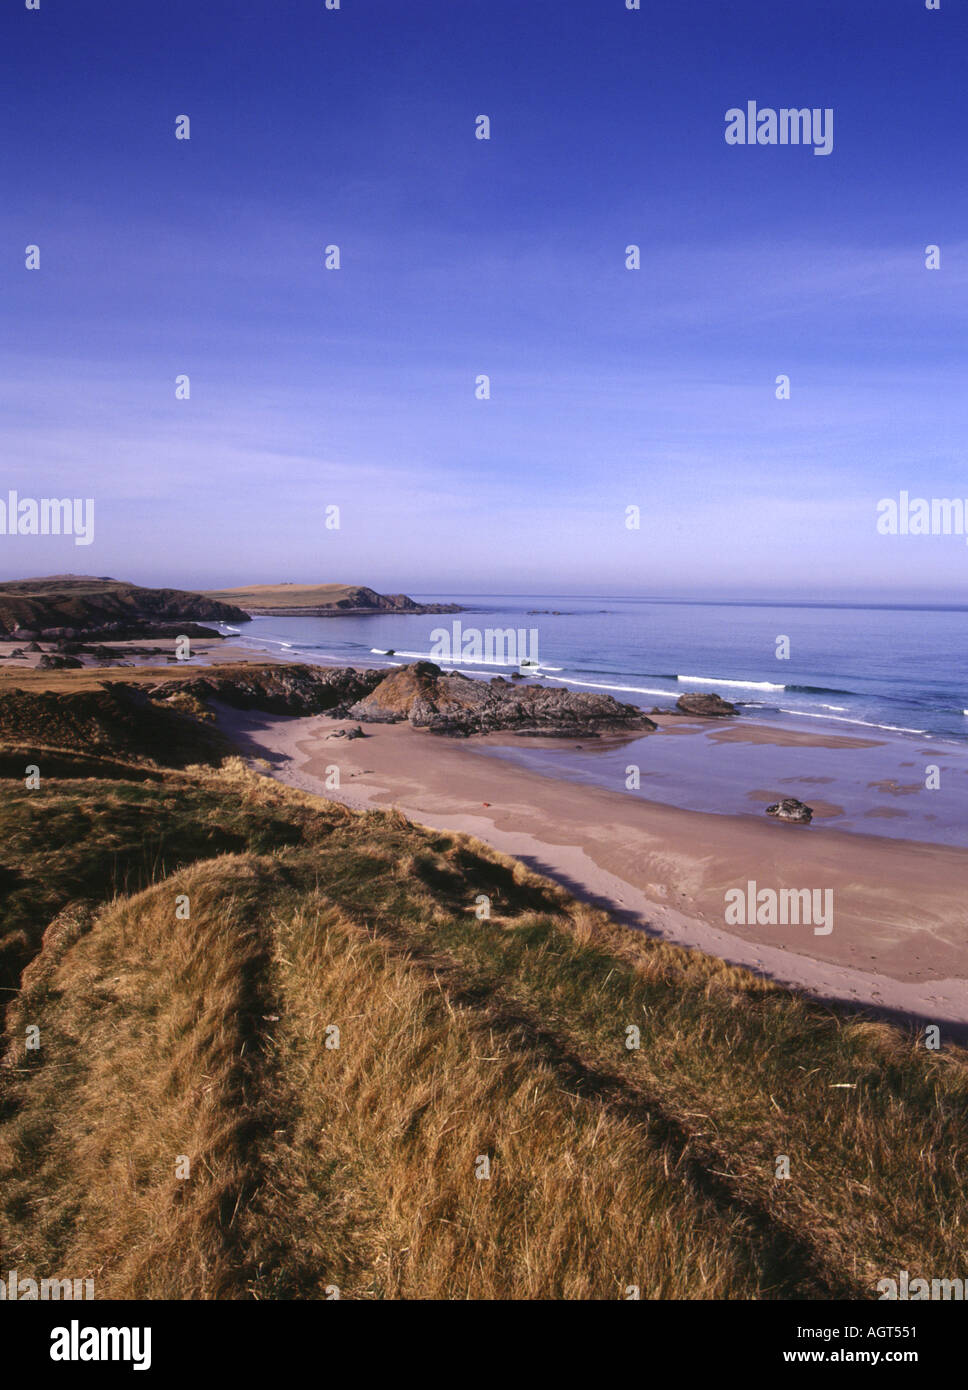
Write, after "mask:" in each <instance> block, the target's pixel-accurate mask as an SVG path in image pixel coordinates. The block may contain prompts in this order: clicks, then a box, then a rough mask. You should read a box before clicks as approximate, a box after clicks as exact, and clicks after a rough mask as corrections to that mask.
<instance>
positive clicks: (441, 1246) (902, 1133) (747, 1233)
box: [0, 760, 968, 1299]
mask: <svg viewBox="0 0 968 1390" xmlns="http://www.w3.org/2000/svg"><path fill="white" fill-rule="evenodd" d="M166 777H169V778H170V779H171V782H170V789H169V792H168V794H167V795H165V796H160V795H159V791H158V789H157V788H156V787H150V786H144V785H141V786H139V787H134V786H127V785H125V786H123V787H121V786H119V787H115V786H113V785H112V787H111V789H110V795H111V797H113V798H114V803H113V810H105V809H103V808H102V811H101V815H100V818H93V817H92V819H91V825H90V833H91V834H92V836H93V838H94V840H95V842H96V843H99V842H100V841H101V840H103V839H104V838H105V837H106V836H108V835H109V834H114V835H115V836H116V837H117V839H118V841H119V842H124V841H126V840H127V838H128V837H129V836H130V835H131V834H132V828H133V827H134V826H137V825H138V824H140V820H139V817H140V815H141V814H142V812H143V811H144V812H147V811H148V810H149V809H150V810H151V812H152V814H153V817H154V823H155V825H156V827H157V828H158V830H159V832H160V833H164V834H165V835H166V836H167V837H168V843H169V844H170V845H171V846H172V847H174V846H175V845H176V844H177V845H178V846H179V849H178V851H177V853H174V852H173V853H170V854H167V855H166V856H164V860H163V862H162V860H160V859H156V860H155V861H154V867H153V869H152V870H151V872H150V874H149V875H148V878H147V882H148V884H149V885H150V886H147V887H145V886H144V883H145V880H144V879H142V882H141V883H140V884H139V883H136V884H135V885H134V888H135V889H136V890H137V891H132V890H131V889H127V890H124V889H119V887H118V885H117V884H116V883H115V884H113V885H109V884H108V882H107V880H106V879H105V881H104V883H103V885H102V889H103V891H102V889H98V887H97V884H96V883H94V884H92V883H91V882H90V881H88V882H87V884H86V888H85V892H84V893H83V894H81V893H77V892H75V893H70V892H69V891H68V886H69V881H70V878H71V873H72V872H73V873H75V874H76V873H77V872H79V870H77V869H75V870H73V871H69V870H68V869H67V868H66V867H65V866H63V865H59V864H58V862H57V860H56V857H55V855H54V854H52V855H51V857H50V859H49V860H46V861H43V862H42V861H41V859H39V858H37V857H36V853H35V857H34V858H33V859H32V860H30V861H29V866H30V871H31V874H32V875H35V876H40V875H42V874H45V873H46V874H47V878H48V882H47V893H48V897H49V903H48V907H49V908H51V909H53V908H57V907H60V909H61V910H60V914H59V915H58V916H56V917H55V919H54V922H53V925H52V926H51V928H50V929H49V930H48V932H47V933H46V936H45V940H44V946H43V950H42V951H41V952H40V953H39V954H35V956H34V959H33V963H32V964H31V965H30V967H29V969H28V971H27V974H26V976H25V981H24V988H23V990H22V992H21V994H20V996H19V997H18V999H17V1002H16V1004H15V1006H14V1007H13V1008H12V1009H11V1010H10V1014H9V1017H8V1038H9V1047H8V1052H7V1060H6V1064H5V1070H4V1073H3V1077H4V1085H5V1091H6V1105H5V1118H4V1120H3V1123H2V1124H0V1241H2V1245H3V1251H4V1254H3V1259H4V1260H5V1262H6V1267H10V1268H12V1267H17V1268H19V1269H20V1270H21V1271H22V1272H26V1271H28V1270H32V1271H36V1272H38V1273H39V1274H42V1275H44V1276H54V1275H59V1276H63V1277H67V1276H70V1277H83V1276H85V1275H93V1277H94V1278H95V1281H96V1288H97V1293H98V1296H100V1297H110V1296H114V1297H122V1298H124V1297H137V1298H142V1297H148V1298H158V1297H167V1298H263V1299H264V1298H325V1297H326V1296H327V1290H331V1289H332V1288H333V1287H338V1288H339V1290H340V1292H341V1296H342V1297H354V1298H448V1299H453V1298H524V1299H528V1298H603V1299H609V1298H621V1297H623V1296H624V1293H625V1290H626V1288H627V1287H628V1286H629V1285H637V1286H639V1287H640V1288H641V1290H642V1295H643V1297H672V1298H682V1297H729V1298H742V1299H747V1298H758V1297H766V1298H794V1297H813V1298H825V1297H836V1296H847V1297H851V1296H853V1297H865V1296H869V1295H870V1292H871V1289H872V1286H873V1283H874V1281H875V1280H876V1279H877V1278H879V1277H883V1276H884V1275H885V1274H891V1273H896V1271H897V1269H898V1268H905V1269H908V1270H910V1271H911V1272H912V1277H913V1276H914V1275H915V1274H916V1273H921V1274H924V1275H926V1276H929V1277H930V1276H931V1275H939V1274H944V1275H950V1276H953V1275H958V1274H960V1273H961V1272H962V1271H961V1264H962V1252H963V1249H964V1241H965V1234H966V1211H968V1203H966V1199H965V1197H964V1195H963V1191H962V1184H961V1179H960V1170H961V1168H962V1167H963V1162H964V1156H965V1152H966V1146H968V1119H966V1115H968V1110H966V1100H968V1062H966V1057H965V1054H964V1053H963V1052H962V1051H961V1050H959V1049H951V1048H949V1049H946V1050H944V1051H942V1052H941V1053H928V1052H926V1051H925V1050H924V1049H923V1048H922V1047H921V1046H920V1043H919V1040H918V1039H917V1038H915V1037H914V1036H913V1035H911V1034H908V1033H905V1032H903V1031H900V1030H898V1029H896V1028H894V1027H892V1026H889V1025H887V1024H884V1023H877V1022H874V1021H871V1020H869V1019H864V1018H862V1017H861V1016H853V1017H851V1016H849V1015H846V1014H837V1013H834V1012H832V1011H829V1010H826V1009H823V1008H821V1007H820V1006H817V1005H813V1004H810V1003H809V1002H808V1001H806V1000H804V999H802V998H800V997H798V996H796V995H794V994H792V993H790V992H788V991H785V990H783V989H780V988H777V987H774V986H771V985H769V984H766V983H764V982H762V981H759V980H757V979H755V978H754V977H752V976H750V975H748V974H746V973H745V972H744V971H742V970H738V969H734V968H730V967H728V966H725V965H723V964H722V962H718V961H715V960H712V959H710V958H707V957H703V956H701V955H699V954H698V953H694V952H685V951H681V950H678V949H676V948H673V947H669V946H664V945H660V944H657V943H655V942H652V941H649V940H648V939H646V938H644V937H640V936H637V935H636V934H633V933H630V932H628V931H626V930H624V929H622V928H619V927H617V926H616V925H614V924H613V923H611V922H610V921H609V919H608V918H607V917H605V916H604V915H603V914H602V913H599V912H596V911H595V910H593V909H590V908H587V907H584V906H581V905H579V904H576V903H575V902H574V901H573V900H571V899H570V898H569V897H568V896H567V894H566V893H565V892H564V891H563V890H561V889H559V888H557V887H556V886H554V885H552V884H549V883H548V882H547V881H545V880H542V879H540V878H538V877H537V876H535V875H534V874H532V873H530V872H529V871H528V870H527V869H526V868H524V867H523V866H522V865H520V864H518V863H516V862H515V861H513V860H511V859H509V858H507V857H506V856H503V855H500V854H497V853H495V852H494V851H491V850H490V849H488V848H486V847H485V846H483V845H481V844H480V843H478V842H476V841H473V840H470V839H468V838H467V837H462V836H456V835H442V834H438V833H436V832H432V831H429V830H426V829H423V828H421V827H416V826H412V825H410V824H408V822H407V821H406V820H404V819H403V817H401V816H399V815H397V814H395V813H393V812H390V813H386V812H380V813H370V814H367V815H355V814H353V813H350V812H347V811H345V810H343V809H342V808H338V807H334V806H331V805H328V804H327V803H324V802H320V801H318V800H316V799H315V798H312V797H309V796H307V795H305V794H303V793H299V792H295V791H292V790H291V789H286V788H283V787H280V786H279V785H278V784H276V783H272V782H269V781H268V780H266V779H262V778H257V777H255V776H254V775H253V774H251V773H250V772H248V771H247V770H246V769H245V768H244V767H243V766H242V764H240V763H239V762H238V761H237V760H235V761H233V762H232V763H230V764H228V765H226V767H225V768H224V769H223V770H221V771H218V772H213V771H208V770H203V769H198V770H193V771H191V772H190V773H185V774H166ZM91 795H92V793H91V791H90V788H89V787H88V786H86V785H84V784H67V783H65V784H63V785H62V786H61V787H60V788H59V789H55V790H52V791H50V792H49V793H48V797H49V805H48V816H49V820H50V823H51V824H54V825H55V826H56V825H57V824H60V823H61V821H63V820H65V819H66V822H67V827H66V828H65V831H64V833H65V835H66V834H67V833H68V830H69V824H70V821H71V807H72V806H73V807H75V814H76V808H77V807H78V805H79V804H81V803H83V804H85V805H87V807H88V813H89V812H90V808H91ZM85 796H86V797H87V798H88V800H87V801H86V802H85V801H84V797H85ZM23 814H24V815H26V814H27V812H26V811H24V812H23ZM30 814H31V815H32V816H35V815H37V814H38V811H37V809H36V807H35V808H34V809H33V810H32V811H31V812H30ZM6 815H7V821H6V824H4V821H3V818H2V816H0V831H2V832H4V833H5V834H6V836H7V837H8V839H9V837H10V836H13V837H14V839H15V840H16V833H17V824H16V821H17V816H16V814H15V813H13V812H10V811H9V810H7V812H6ZM214 816H220V817H221V818H222V821H223V822H224V825H223V830H224V832H226V833H230V834H231V836H232V837H233V841H232V843H230V844H228V845H227V846H226V845H225V844H222V845H221V846H219V844H218V843H214V844H213V843H212V842H211V840H210V841H209V842H208V845H206V843H205V842H203V841H201V840H200V839H199V835H200V827H201V826H203V825H204V824H206V823H207V822H208V818H209V817H214ZM210 828H211V827H210ZM21 843H24V842H23V841H21ZM224 848H229V849H231V850H232V851H233V852H231V853H224V852H220V849H222V850H224ZM58 873H60V874H61V875H62V880H63V881H59V880H57V874H58ZM51 875H53V877H54V883H53V884H52V883H51V881H50V878H51ZM54 888H57V892H56V893H54V892H53V889H54ZM482 892H483V893H486V894H487V895H488V896H489V898H490V899H491V902H492V905H493V906H492V916H491V918H490V920H488V921H484V922H481V921H478V920H477V918H476V916H475V914H474V904H475V900H476V898H477V896H478V894H480V893H482ZM179 893H187V894H188V895H189V897H190V900H191V920H190V922H185V921H182V920H179V919H178V918H176V916H175V911H174V903H175V896H176V894H179ZM80 897H84V898H86V900H87V906H83V905H79V904H78V902H77V900H78V899H79V898H80ZM72 904H73V905H72ZM53 916H54V912H53V911H50V912H49V914H48V920H50V917H53ZM34 949H35V950H36V947H35V948H34ZM28 1023H37V1024H38V1025H39V1026H40V1028H41V1036H42V1040H43V1048H42V1051H41V1053H40V1054H26V1053H25V1051H24V1046H23V1039H24V1029H25V1027H26V1026H27V1024H28ZM631 1024H634V1025H636V1026H637V1027H638V1028H639V1029H640V1031H641V1046H640V1047H639V1048H638V1049H637V1050H631V1051H630V1050H629V1049H628V1048H627V1047H626V1046H625V1041H626V1030H627V1028H628V1026H629V1025H631ZM331 1025H336V1026H338V1028H339V1030H340V1046H339V1047H338V1048H334V1047H332V1046H327V1038H328V1037H329V1039H330V1041H332V1035H331V1034H328V1033H327V1029H328V1028H330V1026H331ZM34 1059H36V1060H34ZM834 1083H846V1085H845V1088H840V1087H839V1086H838V1087H836V1088H835V1086H834ZM781 1154H786V1155H788V1156H789V1158H790V1167H791V1177H790V1179H789V1180H778V1179H777V1177H776V1159H777V1156H778V1155H781ZM179 1155H188V1156H189V1157H190V1159H191V1163H192V1169H191V1171H192V1176H191V1177H190V1178H189V1179H187V1180H182V1179H178V1178H176V1176H175V1164H176V1161H177V1159H178V1156H179ZM482 1155H483V1156H486V1157H487V1158H488V1160H489V1163H490V1176H489V1177H488V1178H479V1177H478V1176H476V1170H477V1168H478V1165H479V1161H480V1157H481V1156H482Z"/></svg>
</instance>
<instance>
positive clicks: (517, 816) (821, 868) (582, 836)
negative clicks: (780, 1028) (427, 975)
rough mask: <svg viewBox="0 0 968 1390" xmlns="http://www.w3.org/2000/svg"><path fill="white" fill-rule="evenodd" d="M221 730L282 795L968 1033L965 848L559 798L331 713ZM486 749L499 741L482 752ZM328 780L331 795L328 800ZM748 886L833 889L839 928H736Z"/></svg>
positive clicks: (776, 975) (503, 766) (406, 734)
mask: <svg viewBox="0 0 968 1390" xmlns="http://www.w3.org/2000/svg"><path fill="white" fill-rule="evenodd" d="M218 722H219V726H220V728H221V729H222V731H223V732H224V733H226V735H227V736H228V737H229V738H230V739H231V740H232V741H233V742H234V743H235V744H236V746H238V747H239V748H240V752H241V753H242V755H243V756H244V757H246V758H247V759H248V760H250V761H257V760H259V759H263V760H264V761H265V762H266V764H267V765H268V771H269V774H270V775H271V776H273V777H275V778H277V779H278V780H280V781H283V782H286V783H288V784H290V785H293V786H296V787H299V788H300V789H302V790H304V791H308V792H310V793H312V794H315V795H319V796H322V797H323V798H325V799H328V800H333V801H338V802H341V803H342V804H344V805H346V806H348V807H350V808H351V809H355V810H372V809H382V808H384V807H390V806H393V807H396V808H398V809H399V810H400V811H401V812H402V813H403V814H404V815H406V816H407V817H408V819H410V820H413V821H416V822H418V823H420V824H423V825H426V826H429V827H431V828H433V829H436V830H441V831H445V832H446V831H451V832H461V833H465V834H469V835H473V836H475V837H476V838H478V839H480V840H483V841H485V842H486V843H488V844H489V845H491V846H493V848H495V849H497V850H499V851H502V852H504V853H507V854H510V855H513V856H514V857H515V858H517V859H520V860H522V861H523V862H524V863H526V864H527V865H528V866H529V867H531V868H532V869H534V870H535V871H536V872H538V873H541V874H543V875H544V876H546V877H548V878H552V879H554V880H555V881H557V882H558V883H560V884H561V885H562V886H563V887H565V888H566V889H568V891H570V892H571V893H573V895H574V896H575V897H577V898H582V899H584V900H585V901H589V902H592V903H594V904H595V905H597V906H600V907H603V908H605V909H606V910H607V911H609V912H610V913H611V914H612V915H613V916H614V917H615V918H616V920H618V921H619V922H621V923H623V924H624V925H627V926H629V927H630V928H632V929H637V930H644V931H646V932H648V933H650V934H653V935H655V936H658V937H660V938H661V939H663V940H666V941H669V942H672V943H674V944H678V945H681V946H684V947H687V948H690V947H691V948H695V949H699V950H701V951H703V952H705V953H707V954H710V955H713V956H717V957H719V958H721V959H724V960H726V961H728V962H730V963H732V964H735V965H740V966H743V967H745V968H747V969H749V970H752V971H754V972H755V973H757V974H760V975H763V976H766V977H768V978H770V979H772V980H775V981H776V982H777V983H780V984H782V985H787V986H790V987H793V988H795V989H798V990H802V991H804V992H806V993H808V994H810V995H813V996H814V997H816V998H819V999H822V1000H826V1001H829V1002H832V1003H838V1004H842V1005H847V1006H853V1007H855V1008H862V1009H870V1010H873V1011H876V1012H877V1013H879V1014H882V1015H884V1014H886V1015H891V1016H894V1017H896V1018H900V1019H904V1020H920V1021H925V1022H935V1023H939V1024H941V1025H947V1029H948V1032H949V1033H950V1034H954V1033H955V1032H957V1033H958V1035H959V1036H961V1035H962V1034H964V1033H965V1032H966V1031H968V979H965V978H963V973H964V961H965V959H966V946H968V923H964V924H963V923H962V916H963V913H962V905H963V903H964V901H965V899H966V896H968V850H963V849H959V848H955V847H951V846H946V845H933V844H927V843H923V842H917V841H905V840H898V839H893V840H888V839H884V838H881V837H877V836H869V835H858V834H846V833H844V832H841V831H837V830H833V829H829V828H823V827H810V828H809V829H808V830H807V831H806V834H804V828H802V827H797V826H789V825H783V824H781V823H777V822H774V821H769V822H763V821H759V820H757V819H755V818H753V817H751V816H731V815H722V814H712V813H709V812H702V811H689V810H681V809H679V808H677V807H673V806H668V805H664V804H661V803H657V802H649V801H646V800H644V799H640V798H630V797H627V796H624V795H623V794H622V793H620V792H616V791H609V790H605V789H603V788H600V787H597V786H593V785H585V784H580V783H575V782H569V783H568V784H567V785H568V795H567V796H563V795H562V783H561V781H560V780H559V779H554V778H551V777H547V776H543V775H541V774H540V773H537V772H534V771H531V770H525V769H522V768H520V767H518V766H516V765H515V764H512V763H509V762H507V761H505V760H503V759H499V758H494V757H487V756H482V755H481V754H480V753H479V752H478V751H477V750H476V749H474V748H470V747H468V746H467V742H468V741H464V740H461V741H460V742H457V741H454V740H443V739H441V738H439V737H437V736H434V735H431V734H426V733H421V732H419V731H417V730H413V729H411V728H410V727H409V726H406V725H379V726H373V725H370V726H367V736H366V738H365V739H361V740H353V741H348V740H346V739H345V738H333V737H332V735H333V734H334V733H336V732H337V731H338V730H340V729H348V728H351V727H355V724H354V721H346V720H335V719H330V718H328V717H327V716H325V715H314V716H309V717H307V718H293V717H279V716H268V715H261V714H254V713H251V712H241V711H238V710H228V709H226V708H225V707H220V708H219V710H218ZM488 741H490V742H491V743H492V744H497V745H499V744H500V743H502V742H506V741H507V736H495V735H488V736H485V737H484V738H483V739H477V740H475V742H476V743H477V744H478V745H480V744H482V743H487V742H488ZM428 748H433V749H434V753H433V755H432V756H428ZM334 767H335V768H337V769H338V771H339V778H340V787H339V788H338V789H334V788H332V787H327V785H326V782H327V775H328V770H331V769H333V768H334ZM329 775H330V780H331V771H330V773H329ZM750 880H753V881H755V882H756V883H757V884H759V885H760V886H761V887H769V886H776V887H777V888H801V887H804V886H807V887H811V888H821V887H822V888H824V889H828V888H829V889H830V890H831V892H832V894H833V900H834V902H835V903H836V915H835V918H834V922H833V930H832V931H831V933H830V934H829V935H826V936H824V935H814V934H813V932H812V928H811V927H810V926H809V925H806V926H804V925H799V926H793V925H790V926H757V925H755V924H753V925H739V926H731V927H729V928H727V927H726V925H725V922H724V911H723V904H724V895H725V892H726V890H727V889H730V888H735V887H743V886H745V885H746V883H747V882H748V881H750Z"/></svg>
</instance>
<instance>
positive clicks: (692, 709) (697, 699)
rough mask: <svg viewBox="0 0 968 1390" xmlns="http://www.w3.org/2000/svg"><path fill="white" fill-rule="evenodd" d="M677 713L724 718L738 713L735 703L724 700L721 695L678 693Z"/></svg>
mask: <svg viewBox="0 0 968 1390" xmlns="http://www.w3.org/2000/svg"><path fill="white" fill-rule="evenodd" d="M676 710H677V711H678V713H679V714H693V715H698V716H699V717H700V718H701V719H726V718H727V717H728V716H729V715H731V714H739V710H738V709H737V708H736V706H735V705H731V704H730V703H729V701H728V700H724V699H723V698H722V696H721V695H700V694H699V693H696V694H695V695H680V696H679V698H678V700H677V701H676Z"/></svg>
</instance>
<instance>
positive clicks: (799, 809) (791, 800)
mask: <svg viewBox="0 0 968 1390" xmlns="http://www.w3.org/2000/svg"><path fill="white" fill-rule="evenodd" d="M766 814H767V815H768V816H775V817H776V818H777V820H785V821H791V822H792V823H793V824H794V825H809V824H810V822H811V820H812V819H813V809H812V807H810V806H807V805H805V804H804V803H803V802H802V801H798V800H797V799H796V797H795V796H787V797H784V798H783V800H782V801H777V802H774V804H773V805H772V806H767V808H766Z"/></svg>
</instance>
